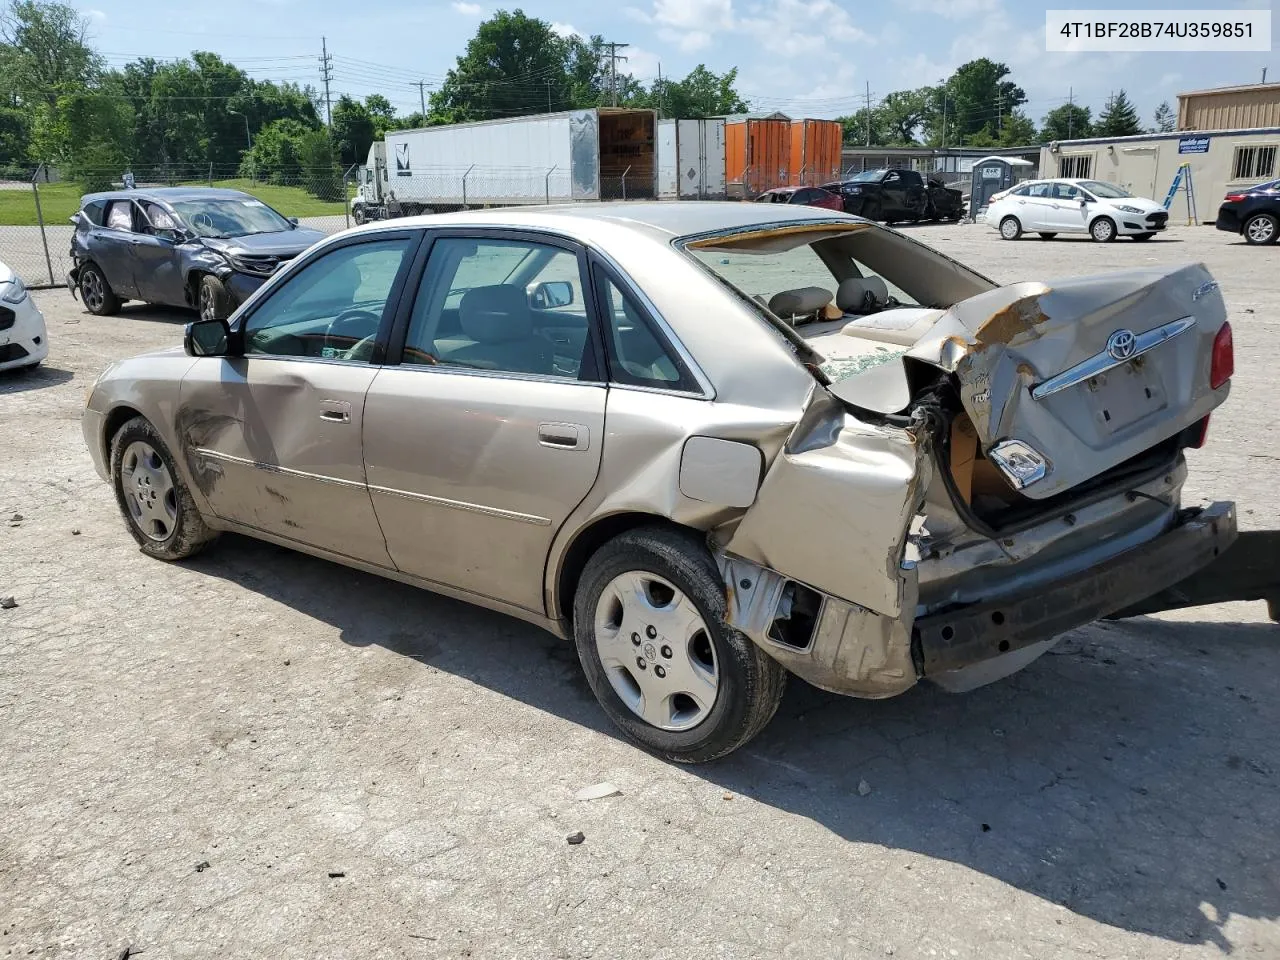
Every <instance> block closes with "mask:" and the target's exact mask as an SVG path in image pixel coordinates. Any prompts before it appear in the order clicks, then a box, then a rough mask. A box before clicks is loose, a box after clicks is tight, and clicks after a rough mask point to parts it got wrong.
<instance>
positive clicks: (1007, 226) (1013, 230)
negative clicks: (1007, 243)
mask: <svg viewBox="0 0 1280 960" xmlns="http://www.w3.org/2000/svg"><path fill="white" fill-rule="evenodd" d="M1000 232H1001V233H1003V234H1004V235H1005V236H1006V237H1007V238H1009V239H1010V240H1012V239H1013V238H1014V237H1015V236H1017V233H1018V225H1017V224H1016V223H1014V222H1013V221H1012V220H1006V221H1005V222H1004V226H1002V227H1001V228H1000Z"/></svg>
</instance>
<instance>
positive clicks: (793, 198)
mask: <svg viewBox="0 0 1280 960" xmlns="http://www.w3.org/2000/svg"><path fill="white" fill-rule="evenodd" d="M756 203H798V204H801V205H802V206H806V207H822V208H823V209H824V210H841V211H843V210H844V201H843V200H842V199H841V198H840V197H839V196H838V195H836V194H834V193H831V192H830V191H829V190H823V189H821V188H820V187H775V188H774V189H772V190H766V191H765V192H764V193H762V194H760V196H758V197H756Z"/></svg>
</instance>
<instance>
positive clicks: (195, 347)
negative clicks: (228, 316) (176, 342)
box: [182, 320, 231, 357]
mask: <svg viewBox="0 0 1280 960" xmlns="http://www.w3.org/2000/svg"><path fill="white" fill-rule="evenodd" d="M230 348H231V328H230V327H229V326H227V321H225V320H196V321H194V322H192V323H188V324H187V326H186V329H185V330H184V331H183V334H182V349H183V350H185V351H186V353H187V356H189V357H225V356H227V354H228V353H230Z"/></svg>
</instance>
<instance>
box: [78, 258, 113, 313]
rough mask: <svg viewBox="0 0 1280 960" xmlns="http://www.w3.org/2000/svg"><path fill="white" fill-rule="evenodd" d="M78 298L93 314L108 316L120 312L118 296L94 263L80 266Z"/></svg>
mask: <svg viewBox="0 0 1280 960" xmlns="http://www.w3.org/2000/svg"><path fill="white" fill-rule="evenodd" d="M80 300H81V302H83V303H84V305H85V308H86V309H87V310H88V311H89V312H90V313H92V314H94V315H95V316H99V317H109V316H112V315H113V314H117V313H119V312H120V298H119V297H117V296H116V295H115V293H114V292H113V291H112V289H111V287H110V286H109V285H108V284H107V278H106V277H105V276H103V274H102V271H101V270H100V269H99V268H98V265H97V264H96V263H86V264H85V265H84V266H83V267H81V268H80Z"/></svg>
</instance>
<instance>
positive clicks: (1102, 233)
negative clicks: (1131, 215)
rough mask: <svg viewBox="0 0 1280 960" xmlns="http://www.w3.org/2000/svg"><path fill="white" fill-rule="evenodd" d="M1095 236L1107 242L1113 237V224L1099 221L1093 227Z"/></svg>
mask: <svg viewBox="0 0 1280 960" xmlns="http://www.w3.org/2000/svg"><path fill="white" fill-rule="evenodd" d="M1093 235H1094V236H1095V237H1096V238H1097V239H1099V240H1106V239H1107V238H1108V237H1109V236H1111V224H1109V223H1107V221H1105V220H1099V221H1098V222H1097V223H1095V224H1094V225H1093Z"/></svg>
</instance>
